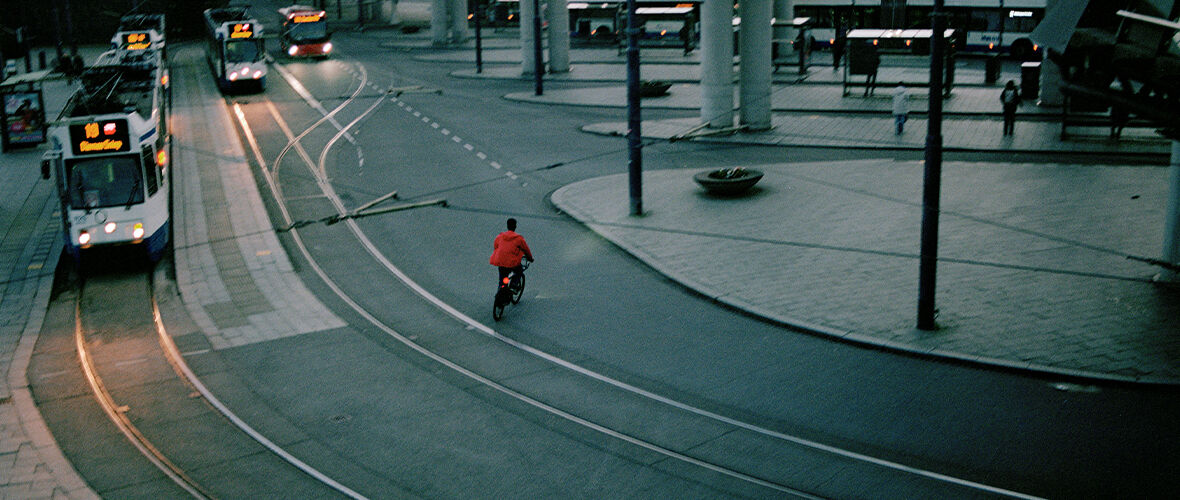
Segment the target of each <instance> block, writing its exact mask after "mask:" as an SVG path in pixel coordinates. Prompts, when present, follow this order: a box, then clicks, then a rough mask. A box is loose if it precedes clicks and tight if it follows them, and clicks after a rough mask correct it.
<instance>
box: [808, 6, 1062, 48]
mask: <svg viewBox="0 0 1180 500" xmlns="http://www.w3.org/2000/svg"><path fill="white" fill-rule="evenodd" d="M1045 2H1046V0H945V2H944V6H945V7H944V9H945V10H944V11H945V12H946V14H947V16H948V19H947V28H949V29H954V30H955V32H956V33H958V34H959V37H958V39H957V40H956V42H957V45H956V48H957V49H958V50H966V51H982V52H992V53H1009V54H1011V55H1012V56H1013V57H1017V58H1027V57H1030V56H1032V55H1033V54H1034V53H1036V52H1038V51H1039V47H1037V46H1036V45H1035V44H1034V43H1033V42H1032V40H1030V39H1029V37H1028V36H1029V33H1031V32H1032V30H1033V28H1036V26H1037V23H1039V22H1040V21H1041V19H1042V18H1043V17H1044V16H1045ZM933 6H934V0H796V2H795V12H794V15H795V17H808V18H811V21H812V23H813V24H812V31H811V34H812V37H813V38H814V43H815V45H818V46H821V47H827V46H830V45H831V44H832V43H834V42H835V38H836V27H837V23H838V22H839V23H842V24H843V26H844V28H845V29H846V30H851V29H929V28H930V27H931V23H930V11H931V10H932V9H933Z"/></svg>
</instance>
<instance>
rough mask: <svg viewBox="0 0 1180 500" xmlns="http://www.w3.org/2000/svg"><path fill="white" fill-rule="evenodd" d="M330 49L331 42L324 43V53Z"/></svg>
mask: <svg viewBox="0 0 1180 500" xmlns="http://www.w3.org/2000/svg"><path fill="white" fill-rule="evenodd" d="M331 51H332V42H326V43H324V53H325V54H327V53H328V52H331Z"/></svg>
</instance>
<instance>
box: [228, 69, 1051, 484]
mask: <svg viewBox="0 0 1180 500" xmlns="http://www.w3.org/2000/svg"><path fill="white" fill-rule="evenodd" d="M358 65H359V64H358ZM277 68H278V70H279V73H280V74H282V75H283V77H284V79H286V80H288V81H292V80H295V79H294V77H293V76H292V75H291V74H290V73H289V72H286V71H284V70H283V69H282V67H281V66H277ZM357 74H359V75H360V77H359V80H360V82H359V84H358V87H357V91H356V92H354V93H353V95H354V96H356V95H357V93H359V92H360V90H361V89H363V88H364V87H365V86H366V85H367V84H368V82H367V73H366V72H365V70H364V68H363V66H361V70H360V71H359V72H358V73H357ZM292 87H293V88H296V89H297V90H299V89H303V91H302V92H299V93H300V94H301V95H302V96H303V97H304V98H305V100H308V105H309V106H311V107H312V108H313V109H317V110H318V111H320V113H321V115H323V118H322V119H320V120H318V121H317V122H315V123H314V124H313V125H311V126H310V127H308V128H307V129H306V130H304V131H302V132H300V133H298V134H296V133H294V132H293V131H292V130H291V129H290V128H289V127H288V126H287V125H286V124H285V123H283V119H282V117H281V115H280V114H279V113H278V112H277V110H276V109H275V107H274V106H273V104H270V103H269V102H268V103H267V106H268V109H269V111H270V113H271V115H272V116H273V117H274V119H275V120H276V122H278V123H279V127H280V128H281V129H282V130H283V132H284V134H285V135H286V137H287V141H288V142H287V144H286V146H285V147H284V148H283V153H286V152H287V151H289V150H291V149H292V148H294V149H296V150H297V151H298V152H299V156H300V157H301V159H302V160H303V162H304V165H305V167H306V168H307V170H308V172H309V173H310V174H311V175H312V177H313V178H314V179H315V183H316V185H317V186H318V187H319V188H320V190H321V191H322V193H323V195H324V197H325V198H327V200H328V201H329V202H330V203H331V204H332V206H333V207H335V209H336V210H337V211H338V212H339V213H347V209H346V207H345V206H344V203H343V201H342V199H341V197H340V196H339V195H338V194H337V193H336V192H335V190H334V187H333V186H332V184H331V182H330V180H329V179H328V177H327V173H326V166H325V158H326V157H327V154H328V151H329V150H330V149H331V148H332V147H333V146H334V145H335V144H336V142H337V141H338V140H339V139H340V138H341V137H351V136H350V135H349V128H351V127H353V126H354V125H355V124H356V123H358V122H360V121H362V119H363V118H364V117H365V116H367V115H368V114H369V113H371V112H372V111H373V110H374V109H375V108H376V106H377V105H376V104H374V105H373V106H371V107H369V108H368V109H367V110H365V111H364V112H363V113H362V114H361V115H360V116H359V117H357V118H356V119H355V120H353V121H352V122H350V123H349V124H348V125H347V126H343V127H342V126H340V125H339V124H338V123H336V121H335V120H334V119H330V116H334V115H336V114H337V113H339V112H340V111H341V110H342V109H343V108H344V107H346V106H348V105H349V104H351V103H352V102H353V101H354V100H353V99H350V100H346V101H345V102H342V103H340V105H339V106H338V107H336V108H335V109H333V110H332V111H331V112H328V111H327V110H325V109H324V108H323V106H322V105H321V104H319V102H317V101H315V100H314V98H313V97H312V96H311V94H310V93H309V92H307V91H306V89H304V87H303V86H302V85H301V84H298V82H297V81H294V82H292ZM391 100H392V101H396V98H391ZM234 111H235V114H236V117H237V119H238V122H239V125H240V126H241V127H242V130H243V132H244V134H245V136H246V138H247V140H248V142H249V143H250V145H251V148H252V149H253V153H254V156H255V159H256V161H257V162H258V165H259V166H260V169H261V171H262V173H263V176H264V179H265V182H266V184H267V185H268V186H269V188H270V190H271V195H272V197H273V199H274V200H275V202H276V204H277V207H278V210H279V212H280V213H281V214H282V216H283V217H284V219H285V220H284V224H285V225H287V226H290V225H291V223H292V222H293V220H292V217H291V215H290V213H291V211H290V210H289V208H288V206H287V200H286V199H285V198H284V197H283V196H282V189H281V186H280V185H279V181H278V179H277V175H275V174H276V173H277V172H278V169H279V163H280V162H281V161H282V156H281V155H280V157H279V158H276V159H275V160H274V161H273V162H269V161H267V160H266V159H265V158H264V157H263V155H262V153H261V151H260V149H259V148H258V145H257V142H256V140H255V139H254V136H253V132H252V131H251V129H250V125H249V123H248V122H247V120H246V118H245V114H244V113H243V112H242V110H241V108H240V107H235V110H234ZM326 122H331V123H332V124H333V125H334V126H335V127H336V128H337V130H338V132H337V133H336V134H335V135H334V136H333V138H332V139H331V140H330V141H328V142H327V143H326V144H325V145H324V147H323V148H322V151H321V153H320V155H319V158H318V162H314V161H312V160H311V155H309V154H308V153H307V152H306V151H305V149H304V147H303V145H302V144H301V143H300V142H301V140H302V139H303V138H304V137H306V136H307V135H308V133H309V132H311V130H312V129H314V128H316V127H318V126H320V125H322V124H324V123H326ZM354 144H356V143H354ZM357 147H358V148H359V147H360V145H359V144H357ZM268 165H269V167H268ZM345 222H346V224H347V225H348V227H349V229H350V231H351V232H352V233H353V235H354V237H355V238H356V239H357V240H358V241H359V242H360V244H361V245H362V246H363V247H364V248H365V250H366V252H367V253H368V254H369V255H370V256H371V257H372V258H373V259H374V261H376V262H377V263H378V264H379V265H380V267H382V268H383V269H384V270H385V271H387V272H389V273H390V274H392V275H393V276H395V277H396V279H397V280H398V281H399V282H401V283H402V284H403V285H404V286H406V287H407V288H408V289H410V290H412V291H413V292H414V293H415V294H416V295H418V296H419V297H421V298H422V299H423V300H425V301H426V302H427V303H429V304H430V305H431V306H433V307H435V308H437V309H438V310H440V311H443V312H444V313H445V314H446V315H448V316H450V317H451V318H453V319H455V320H457V321H459V322H460V323H462V324H463V325H465V327H466V329H467V330H474V331H477V332H479V333H481V334H484V335H485V336H487V337H490V338H492V339H495V340H497V341H499V342H502V343H504V344H506V345H508V346H511V347H512V348H513V349H516V350H518V351H520V352H523V353H526V354H528V355H530V356H533V357H535V358H537V359H540V360H543V361H545V362H547V363H550V364H552V365H555V366H558V367H561V368H562V369H566V370H569V371H570V372H573V373H575V374H578V375H580V376H584V377H587V378H590V379H593V380H596V381H598V382H602V383H604V384H607V385H608V386H610V387H613V388H615V389H618V390H621V391H623V392H626V393H629V394H631V395H634V396H638V397H639V398H641V399H644V400H647V401H650V402H653V403H656V404H657V405H659V406H663V407H665V408H668V409H670V410H671V411H673V412H684V413H687V414H689V415H691V416H692V417H693V418H700V419H703V420H706V421H711V422H712V423H713V424H721V425H724V426H728V427H730V428H731V429H732V431H731V432H742V433H752V434H753V435H754V436H756V438H755V439H757V440H769V441H772V442H778V443H780V444H779V446H787V447H790V448H794V449H796V450H798V449H802V450H807V452H809V453H820V454H824V455H827V456H828V457H829V459H831V460H836V461H839V462H844V463H854V464H858V466H862V467H864V466H867V467H869V468H872V469H876V470H878V471H883V472H884V473H885V474H886V475H896V476H898V477H902V478H907V479H900V480H899V481H902V482H904V481H917V482H920V483H924V484H925V485H924V486H922V487H918V488H917V489H916V490H915V491H917V490H925V489H926V488H928V487H930V486H929V485H936V486H935V487H934V489H933V490H929V491H939V488H943V489H946V490H950V491H957V492H959V494H964V495H966V496H974V495H982V496H1001V497H1012V498H1034V497H1031V496H1029V495H1025V494H1022V493H1019V492H1015V491H1011V490H1006V489H1003V488H999V487H994V486H990V485H986V484H982V483H977V482H973V481H970V480H966V479H962V478H958V477H954V476H952V475H946V474H941V473H938V472H935V471H932V470H926V469H923V468H920V467H913V466H909V465H905V464H902V463H897V462H893V461H889V460H885V459H881V458H877V457H873V456H870V455H866V454H862V453H857V452H853V451H850V450H846V449H842V448H840V447H837V446H831V445H827V444H823V443H820V442H816V441H812V440H809V439H805V438H801V437H798V436H793V435H790V434H787V433H783V432H779V431H775V430H772V429H768V428H765V427H761V426H758V425H755V424H751V423H748V422H744V421H741V420H739V419H736V418H732V417H728V416H725V415H722V414H719V413H716V412H713V411H709V410H706V409H703V408H699V407H696V406H693V405H691V404H688V403H684V402H681V401H678V400H675V399H673V398H669V397H666V396H663V395H660V394H658V393H655V392H652V391H648V390H645V389H642V388H640V387H637V386H634V385H631V384H627V383H625V382H622V381H620V380H617V379H614V378H612V377H610V376H608V375H605V374H602V373H599V372H596V371H593V370H591V369H588V368H585V367H583V366H581V365H578V364H576V363H573V362H571V361H568V360H565V359H561V358H559V357H557V356H554V355H552V354H549V353H546V352H544V351H541V350H539V349H536V348H534V347H532V346H529V345H526V344H523V343H520V342H518V341H515V340H513V339H510V338H507V337H505V336H503V335H501V334H500V333H498V332H496V331H495V330H494V329H492V328H491V327H489V326H487V325H484V324H483V323H481V322H479V321H477V320H475V319H473V318H471V317H469V316H467V315H466V314H464V313H463V312H461V311H459V310H458V309H456V308H455V307H453V306H451V305H449V304H446V303H445V302H443V301H442V300H441V299H438V298H437V297H435V296H434V295H433V294H431V293H430V292H429V291H427V290H425V289H424V288H423V287H422V286H420V285H418V284H417V283H416V282H415V281H414V280H412V279H411V278H410V277H409V276H408V275H406V274H405V273H404V272H402V271H401V270H400V269H398V268H397V266H395V265H394V264H393V263H392V262H391V261H390V260H389V259H388V258H387V257H386V256H385V255H384V254H382V253H381V252H380V250H379V249H378V248H377V247H376V245H375V244H373V243H372V241H371V240H370V239H369V238H368V236H367V235H366V234H365V233H364V232H363V231H362V230H361V229H360V227H359V226H358V225H357V224H356V223H355V222H354V221H351V220H348V221H345ZM291 236H292V238H293V240H294V243H295V245H296V247H297V248H298V249H299V252H300V253H301V255H302V256H303V258H304V260H305V261H306V262H307V263H308V265H309V267H310V268H311V269H312V271H313V272H314V273H315V274H316V275H317V276H319V278H320V279H321V280H322V281H323V283H324V284H325V285H326V286H327V287H328V288H329V289H331V290H332V292H333V293H334V294H335V295H336V296H337V297H338V298H339V299H340V300H342V301H343V302H344V303H345V304H347V305H348V307H349V308H351V309H352V310H353V311H354V312H356V313H357V314H358V315H360V316H361V317H362V318H364V319H365V320H366V321H368V322H369V323H371V324H372V325H373V326H374V327H376V328H378V329H379V330H380V331H382V332H384V333H386V334H387V335H389V336H390V337H392V338H394V339H395V340H397V341H398V342H400V343H401V344H403V345H405V346H406V347H408V348H410V349H411V350H413V351H415V352H418V353H419V354H421V355H423V356H425V357H427V358H429V359H431V360H433V361H435V362H437V363H439V364H441V365H443V366H445V367H447V368H448V369H450V370H452V371H454V372H456V373H459V374H461V375H463V376H465V377H467V378H470V379H471V380H474V381H476V382H478V383H480V384H482V385H484V386H486V387H488V388H491V389H493V390H495V391H497V392H499V393H501V394H503V395H506V396H508V397H511V398H513V399H515V400H517V401H519V402H523V403H525V404H528V405H530V406H532V407H534V408H536V409H538V410H541V411H544V412H546V413H548V414H550V415H553V416H557V417H559V418H561V419H564V420H566V421H568V422H571V423H573V424H576V425H579V426H582V427H584V428H587V429H590V430H593V431H595V432H598V433H601V434H603V435H606V436H609V437H611V438H614V439H618V440H621V441H624V442H626V443H628V444H630V445H633V446H637V447H640V448H643V449H646V450H648V451H653V452H656V453H659V454H661V455H663V456H665V457H667V458H669V459H672V460H676V461H680V462H683V463H686V464H691V465H693V466H696V467H701V468H703V469H707V470H710V471H712V472H716V473H720V474H723V475H725V476H728V477H730V478H733V479H737V480H740V481H744V482H747V483H750V484H754V485H757V486H760V487H765V488H769V489H772V490H774V491H777V492H778V493H779V494H786V495H790V496H796V497H801V498H818V497H817V496H816V495H814V494H812V493H810V492H808V491H804V490H802V489H797V488H795V487H792V486H790V485H788V482H787V481H783V480H778V479H768V478H767V477H766V476H763V475H760V474H757V473H753V472H746V471H743V470H741V469H742V468H741V467H739V466H734V465H729V464H725V463H723V461H720V460H710V459H707V458H698V457H696V456H693V455H692V454H691V452H690V451H689V450H677V449H674V447H669V446H665V445H663V444H660V443H659V442H657V440H654V439H646V438H644V437H642V436H639V435H635V434H633V433H628V432H626V431H624V430H622V427H618V426H612V425H611V424H604V423H599V422H596V421H594V420H593V419H591V418H584V417H583V416H579V415H577V414H576V413H575V412H573V411H568V410H567V409H563V408H559V407H558V406H556V405H554V404H550V403H548V402H546V401H544V400H543V399H542V398H539V397H534V396H530V395H529V394H526V393H525V392H524V391H523V390H521V389H517V388H512V387H509V386H508V385H507V384H504V383H501V382H498V381H496V380H493V379H491V378H489V377H486V376H484V375H481V374H480V373H477V372H475V371H473V370H471V369H469V368H467V367H465V366H463V365H462V364H461V363H460V362H459V361H457V360H455V359H451V358H448V357H447V356H445V355H443V354H441V353H440V352H437V351H436V350H432V349H430V348H427V347H425V346H424V345H422V344H421V343H419V342H416V341H415V337H413V336H408V335H404V334H402V333H400V332H398V331H396V330H395V329H394V328H393V327H391V326H389V325H388V324H386V323H384V322H383V321H381V320H380V319H379V318H377V317H376V316H375V315H374V314H373V313H372V312H370V311H368V310H367V309H366V308H365V307H364V306H362V305H361V304H360V301H358V300H356V297H353V296H352V295H351V294H350V293H349V292H347V291H346V290H344V288H343V287H342V286H341V285H340V284H339V283H337V282H336V281H335V280H333V279H332V278H331V276H329V274H328V272H327V271H326V270H325V269H324V266H323V265H322V264H321V263H320V262H319V261H318V260H317V258H316V257H315V256H314V255H313V254H312V253H311V251H310V250H309V248H308V245H307V244H305V242H304V241H303V238H302V237H301V235H300V234H299V232H298V230H292V231H291ZM937 485H941V486H937Z"/></svg>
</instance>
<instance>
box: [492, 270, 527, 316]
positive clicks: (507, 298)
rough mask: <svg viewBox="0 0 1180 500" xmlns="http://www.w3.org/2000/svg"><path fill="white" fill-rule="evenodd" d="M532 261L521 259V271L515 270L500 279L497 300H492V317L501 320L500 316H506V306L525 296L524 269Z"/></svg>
mask: <svg viewBox="0 0 1180 500" xmlns="http://www.w3.org/2000/svg"><path fill="white" fill-rule="evenodd" d="M531 263H532V261H531V260H522V261H520V272H517V271H515V270H513V271H512V272H511V273H510V274H508V276H505V277H504V278H503V279H501V280H500V284H499V288H497V289H496V297H495V300H493V302H492V319H494V320H496V321H500V318H503V317H504V308H505V307H507V306H508V304H509V303H512V304H518V303H520V298H521V297H523V296H524V270H525V269H528V268H529V264H531Z"/></svg>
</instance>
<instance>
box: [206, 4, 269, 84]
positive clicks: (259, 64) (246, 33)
mask: <svg viewBox="0 0 1180 500" xmlns="http://www.w3.org/2000/svg"><path fill="white" fill-rule="evenodd" d="M205 27H206V28H207V32H206V36H205V38H206V41H207V43H208V46H207V47H206V48H205V58H206V59H207V60H208V61H209V67H210V68H211V69H212V70H213V76H214V77H215V78H217V86H218V87H219V88H221V90H222V91H229V90H231V89H236V88H240V87H243V86H250V87H253V88H254V89H256V90H258V91H262V90H265V89H266V73H267V66H266V46H265V44H264V43H263V39H262V24H261V23H259V22H258V21H257V20H256V19H254V18H253V17H251V16H250V13H249V11H248V10H247V9H246V8H244V7H229V8H224V9H208V10H206V11H205Z"/></svg>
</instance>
